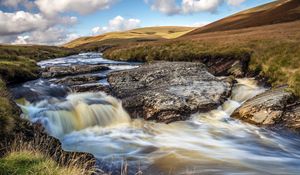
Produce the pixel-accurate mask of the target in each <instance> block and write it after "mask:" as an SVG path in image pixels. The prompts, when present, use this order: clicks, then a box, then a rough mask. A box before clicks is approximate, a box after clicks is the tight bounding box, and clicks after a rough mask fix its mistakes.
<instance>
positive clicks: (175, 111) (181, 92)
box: [108, 62, 232, 123]
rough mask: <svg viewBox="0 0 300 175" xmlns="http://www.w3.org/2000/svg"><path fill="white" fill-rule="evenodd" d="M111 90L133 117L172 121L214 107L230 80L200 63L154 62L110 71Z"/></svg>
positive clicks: (225, 93) (219, 100) (228, 91)
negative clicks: (209, 70)
mask: <svg viewBox="0 0 300 175" xmlns="http://www.w3.org/2000/svg"><path fill="white" fill-rule="evenodd" d="M108 81H109V83H110V84H111V88H112V93H113V94H114V95H115V96H117V97H118V98H120V99H121V100H122V102H123V106H124V107H125V109H127V111H128V112H129V113H130V114H131V116H132V117H144V118H145V119H147V120H157V121H161V122H167V123H168V122H173V121H178V120H185V119H187V118H188V117H189V116H190V114H192V113H194V112H197V111H201V112H206V111H209V110H212V109H215V108H217V107H218V106H219V105H220V104H221V103H222V102H223V101H225V99H226V98H227V97H228V96H229V95H230V90H231V86H232V81H231V80H230V79H226V78H225V79H219V78H216V77H215V76H213V75H212V74H210V73H209V72H208V71H207V69H206V66H205V65H204V64H202V63H190V62H157V63H154V64H147V65H144V66H141V67H139V68H137V69H132V70H125V71H120V72H114V73H111V74H110V75H109V77H108Z"/></svg>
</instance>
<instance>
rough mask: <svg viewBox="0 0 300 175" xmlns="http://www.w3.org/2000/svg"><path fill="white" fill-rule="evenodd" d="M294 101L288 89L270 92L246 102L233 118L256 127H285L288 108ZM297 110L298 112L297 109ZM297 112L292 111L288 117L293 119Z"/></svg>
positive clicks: (283, 88) (235, 112)
mask: <svg viewBox="0 0 300 175" xmlns="http://www.w3.org/2000/svg"><path fill="white" fill-rule="evenodd" d="M294 101H295V97H294V96H293V94H292V93H290V92H287V91H286V87H280V88H276V89H272V90H268V91H266V92H264V93H262V94H260V95H257V96H256V97H254V98H252V99H250V100H248V101H246V102H245V103H244V104H243V105H242V106H241V107H239V108H238V109H236V110H235V111H234V113H233V114H232V117H234V118H238V119H241V120H244V121H247V122H249V123H252V124H256V125H268V126H274V125H285V124H283V121H284V120H286V119H285V115H287V114H286V108H287V106H288V105H289V104H291V103H293V102H294ZM295 110H296V111H297V109H295ZM295 110H291V111H290V113H289V114H288V115H289V116H291V117H292V116H293V114H296V113H297V112H295ZM298 114H299V113H298ZM293 118H295V117H293ZM285 122H287V121H285ZM289 122H291V120H289Z"/></svg>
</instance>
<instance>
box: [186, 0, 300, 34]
mask: <svg viewBox="0 0 300 175" xmlns="http://www.w3.org/2000/svg"><path fill="white" fill-rule="evenodd" d="M298 19H300V1H299V0H278V1H274V2H271V3H268V4H265V5H262V6H258V7H255V8H252V9H249V10H245V11H242V12H240V13H237V14H234V15H232V16H229V17H226V18H224V19H221V20H218V21H216V22H213V23H211V24H208V25H206V26H204V27H201V28H198V29H195V30H193V31H191V32H189V33H187V34H186V35H185V36H187V35H195V34H200V33H207V32H216V31H226V30H234V29H242V28H248V27H257V26H263V25H272V24H278V23H283V22H290V21H295V20H298Z"/></svg>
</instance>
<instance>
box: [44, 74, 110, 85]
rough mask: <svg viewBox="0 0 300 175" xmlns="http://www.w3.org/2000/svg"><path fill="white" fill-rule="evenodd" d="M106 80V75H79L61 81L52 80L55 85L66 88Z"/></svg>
mask: <svg viewBox="0 0 300 175" xmlns="http://www.w3.org/2000/svg"><path fill="white" fill-rule="evenodd" d="M104 78H106V76H104V75H78V76H72V77H65V78H60V79H54V80H50V82H53V83H55V84H61V85H66V86H75V85H82V84H90V83H97V82H98V81H99V80H101V79H104Z"/></svg>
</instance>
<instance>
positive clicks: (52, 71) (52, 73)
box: [42, 65, 109, 78]
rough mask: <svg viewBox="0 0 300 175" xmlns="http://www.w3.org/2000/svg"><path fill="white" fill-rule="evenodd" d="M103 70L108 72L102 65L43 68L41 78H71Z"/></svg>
mask: <svg viewBox="0 0 300 175" xmlns="http://www.w3.org/2000/svg"><path fill="white" fill-rule="evenodd" d="M104 70H109V68H108V67H106V66H103V65H74V66H67V67H62V66H53V67H47V68H44V70H43V72H42V78H55V77H64V76H72V75H79V74H86V73H92V72H98V71H104Z"/></svg>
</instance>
